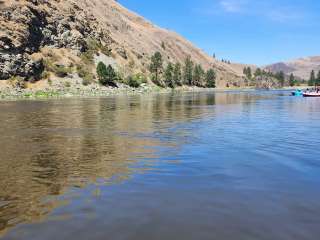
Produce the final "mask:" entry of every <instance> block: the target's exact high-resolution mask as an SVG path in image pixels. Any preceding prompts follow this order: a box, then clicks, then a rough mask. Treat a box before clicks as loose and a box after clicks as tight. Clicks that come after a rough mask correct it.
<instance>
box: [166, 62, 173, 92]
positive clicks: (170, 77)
mask: <svg viewBox="0 0 320 240" xmlns="http://www.w3.org/2000/svg"><path fill="white" fill-rule="evenodd" d="M173 70H174V68H173V65H172V64H171V63H168V65H167V67H166V70H165V73H164V75H165V83H166V85H167V86H168V87H170V88H174V85H175V84H174V81H173Z"/></svg>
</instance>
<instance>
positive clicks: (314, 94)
mask: <svg viewBox="0 0 320 240" xmlns="http://www.w3.org/2000/svg"><path fill="white" fill-rule="evenodd" d="M303 96H304V97H320V92H305V93H303Z"/></svg>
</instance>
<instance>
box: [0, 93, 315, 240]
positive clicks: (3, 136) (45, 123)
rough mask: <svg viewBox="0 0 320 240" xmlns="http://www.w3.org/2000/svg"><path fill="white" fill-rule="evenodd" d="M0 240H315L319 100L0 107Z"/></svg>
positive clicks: (178, 98)
mask: <svg viewBox="0 0 320 240" xmlns="http://www.w3.org/2000/svg"><path fill="white" fill-rule="evenodd" d="M0 122H1V128H0V238H2V239H19V240H20V239H23V240H29V239H30V240H31V239H32V240H43V239H46V240H56V239H68V240H70V239H71V240H72V239H77V240H82V239H83V240H87V239H90V240H102V239H112V240H127V239H130V240H144V239H145V240H150V239H152V240H153V239H159V240H163V239H170V240H171V239H172V240H178V239H183V240H189V239H190V240H202V239H205V240H206V239H208V240H251V239H259V240H260V239H261V240H275V239H281V240H301V239H303V240H317V239H319V236H320V138H319V134H320V99H304V98H294V97H289V96H288V94H287V93H284V92H229V93H222V92H221V93H196V94H192V93H189V94H177V95H153V96H134V97H110V98H94V99H64V100H48V101H10V102H0Z"/></svg>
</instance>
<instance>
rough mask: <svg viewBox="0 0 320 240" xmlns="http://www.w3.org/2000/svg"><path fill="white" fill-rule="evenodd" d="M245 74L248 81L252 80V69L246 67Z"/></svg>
mask: <svg viewBox="0 0 320 240" xmlns="http://www.w3.org/2000/svg"><path fill="white" fill-rule="evenodd" d="M243 74H244V75H245V76H246V77H247V79H249V80H250V79H251V78H252V71H251V68H250V67H245V68H244V69H243Z"/></svg>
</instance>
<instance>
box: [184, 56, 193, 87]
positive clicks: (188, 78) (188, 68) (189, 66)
mask: <svg viewBox="0 0 320 240" xmlns="http://www.w3.org/2000/svg"><path fill="white" fill-rule="evenodd" d="M193 65H194V64H193V61H192V60H191V57H190V56H188V57H187V58H186V60H185V63H184V76H183V78H184V81H185V83H186V84H187V85H189V86H191V85H192V77H193V76H192V75H193V74H192V73H193Z"/></svg>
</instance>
